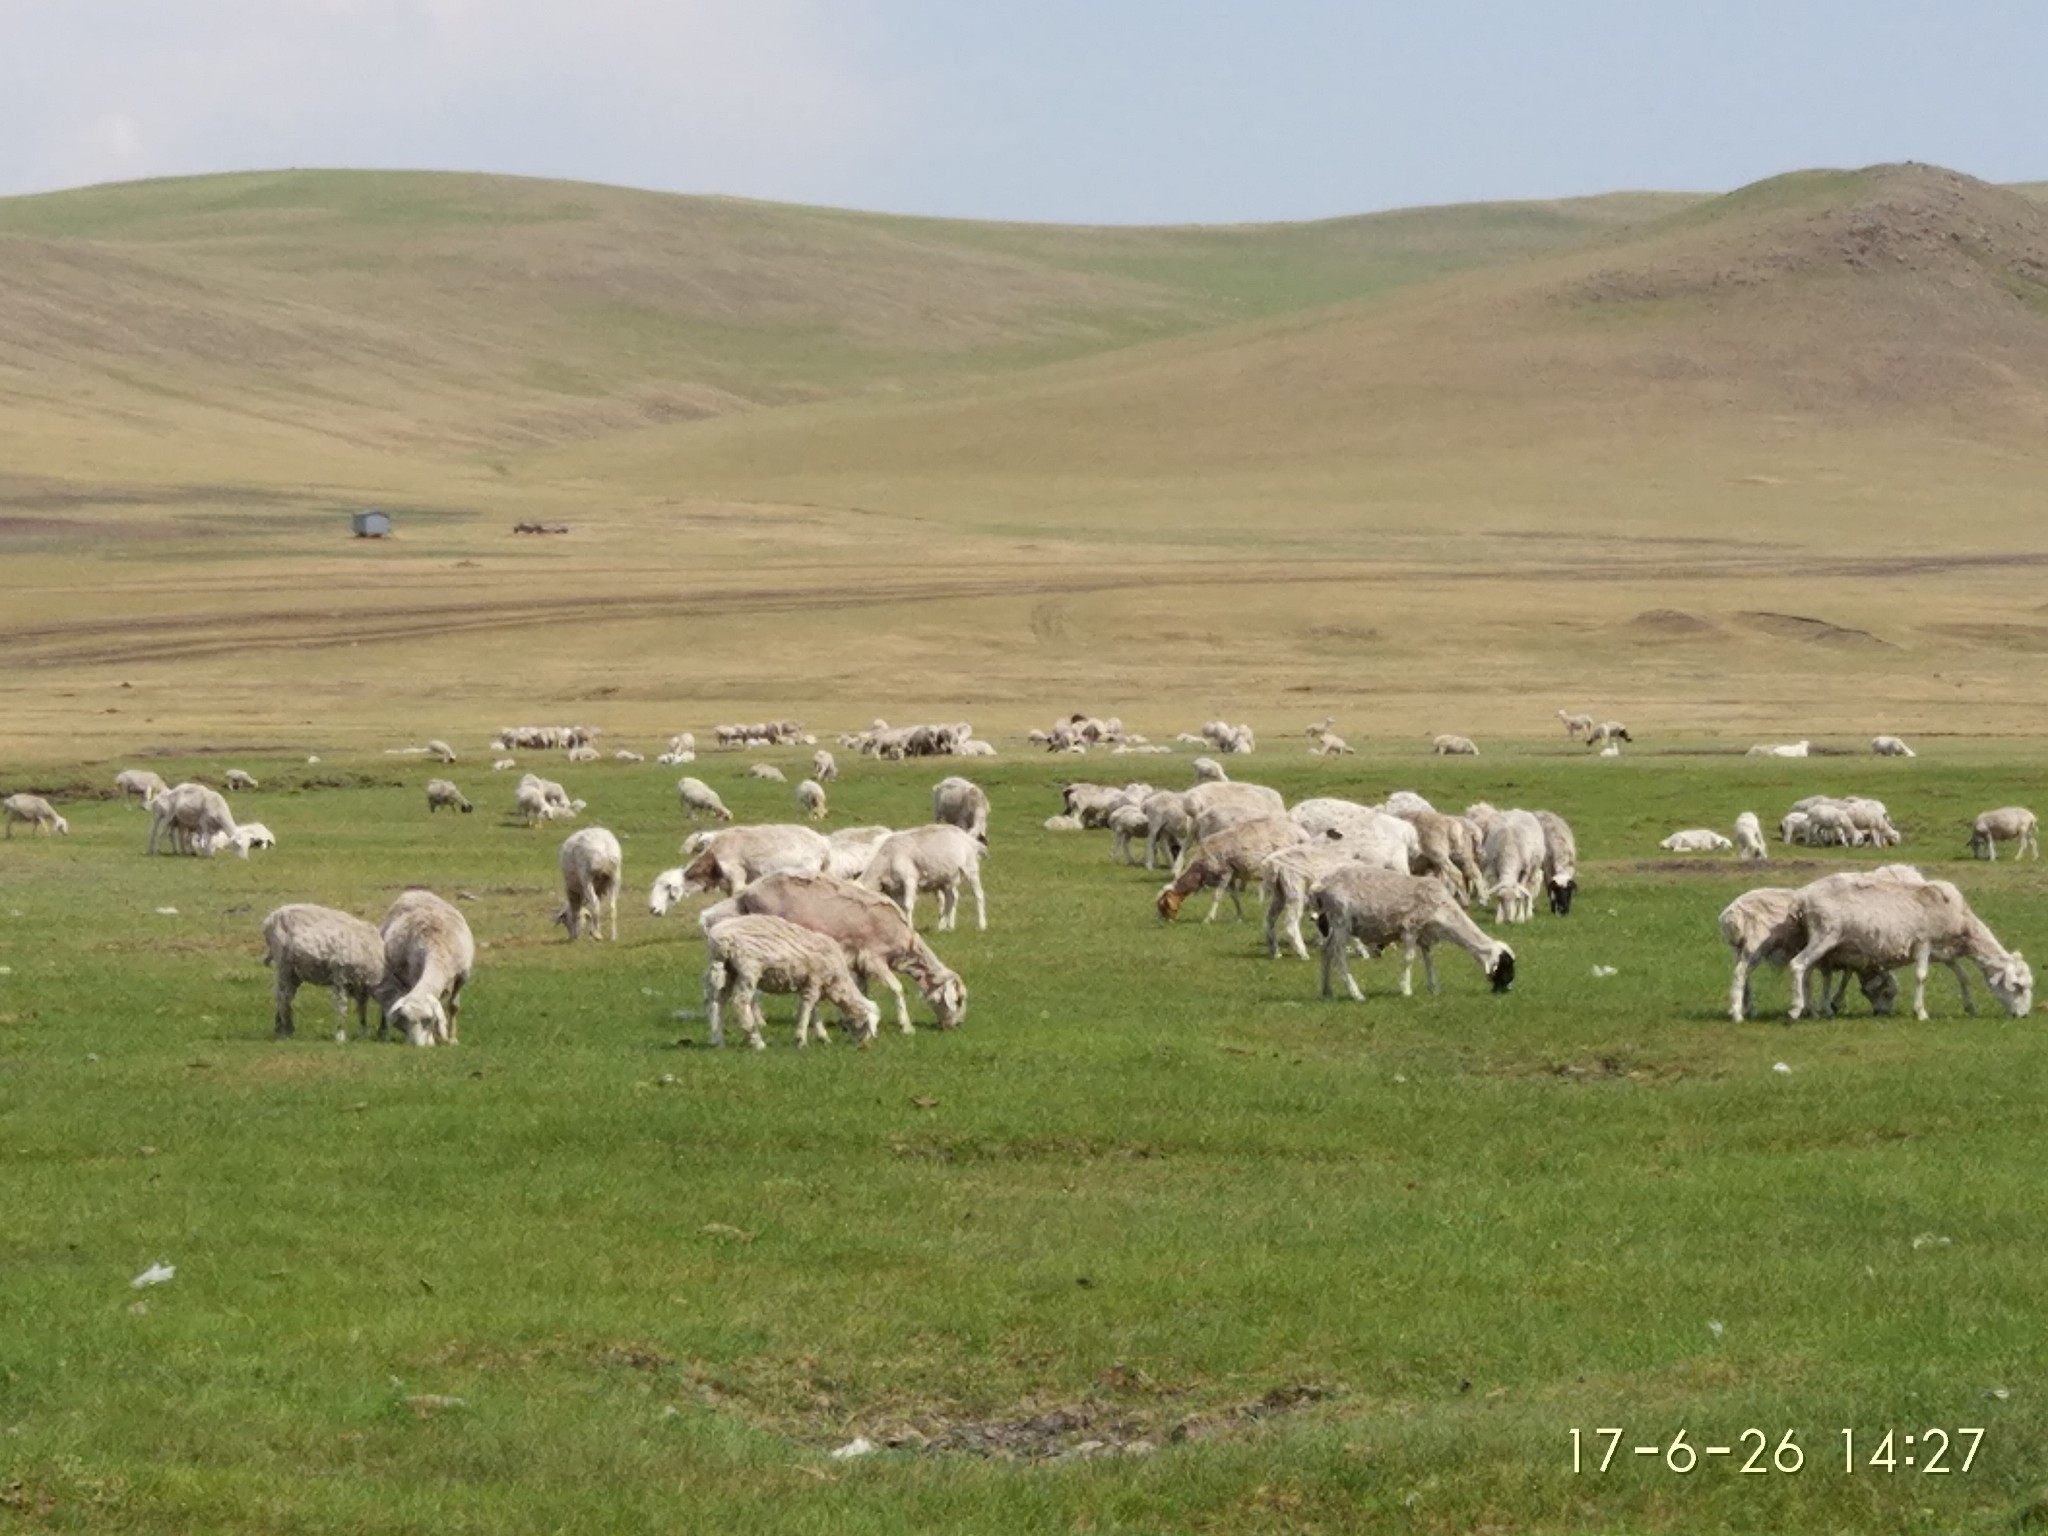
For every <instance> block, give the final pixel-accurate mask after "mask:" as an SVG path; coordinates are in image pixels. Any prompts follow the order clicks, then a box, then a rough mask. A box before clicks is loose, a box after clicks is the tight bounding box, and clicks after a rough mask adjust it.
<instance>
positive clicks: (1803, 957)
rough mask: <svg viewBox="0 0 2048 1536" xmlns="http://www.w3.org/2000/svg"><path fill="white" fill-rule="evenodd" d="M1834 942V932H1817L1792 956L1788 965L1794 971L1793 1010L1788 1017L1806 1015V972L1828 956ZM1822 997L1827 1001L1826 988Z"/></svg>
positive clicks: (1793, 1017)
mask: <svg viewBox="0 0 2048 1536" xmlns="http://www.w3.org/2000/svg"><path fill="white" fill-rule="evenodd" d="M1834 942H1835V936H1834V935H1833V934H1830V933H1819V934H1815V935H1814V936H1813V937H1812V938H1811V939H1810V940H1808V942H1807V945H1806V948H1804V949H1802V950H1801V951H1799V953H1798V954H1796V955H1794V956H1793V957H1792V959H1791V962H1790V965H1789V966H1788V969H1789V970H1790V971H1791V973H1792V1011H1791V1013H1790V1014H1788V1015H1787V1017H1788V1018H1792V1019H1800V1018H1804V1017H1805V1016H1806V1012H1807V995H1806V973H1807V972H1808V971H1810V970H1812V969H1813V967H1814V966H1816V965H1818V964H1819V963H1820V962H1821V960H1822V959H1824V958H1825V957H1826V955H1827V952H1828V951H1829V950H1830V949H1831V948H1833V947H1834ZM1821 998H1822V1001H1823V1002H1825V1001H1826V998H1827V992H1826V989H1825V988H1823V989H1822V992H1821Z"/></svg>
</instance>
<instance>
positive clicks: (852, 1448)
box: [832, 1435, 877, 1461]
mask: <svg viewBox="0 0 2048 1536" xmlns="http://www.w3.org/2000/svg"><path fill="white" fill-rule="evenodd" d="M876 1449H877V1447H876V1445H875V1442H874V1441H872V1440H870V1439H869V1438H868V1437H867V1436H866V1435H855V1436H854V1437H853V1438H852V1439H851V1440H849V1441H847V1442H846V1444H844V1445H842V1446H840V1447H839V1449H838V1450H836V1451H834V1452H832V1459H833V1460H834V1461H851V1460H853V1458H854V1457H856V1456H872V1455H874V1454H875V1451H876Z"/></svg>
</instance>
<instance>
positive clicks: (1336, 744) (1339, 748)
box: [1309, 731, 1356, 757]
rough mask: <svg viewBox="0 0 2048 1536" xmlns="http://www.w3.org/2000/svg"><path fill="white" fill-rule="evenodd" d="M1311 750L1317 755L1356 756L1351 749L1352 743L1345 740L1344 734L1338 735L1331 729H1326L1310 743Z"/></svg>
mask: <svg viewBox="0 0 2048 1536" xmlns="http://www.w3.org/2000/svg"><path fill="white" fill-rule="evenodd" d="M1309 752H1310V753H1311V754H1312V755H1313V756H1316V757H1352V756H1356V754H1355V753H1354V752H1353V751H1352V749H1351V745H1350V743H1349V742H1347V741H1345V739H1344V738H1343V737H1342V736H1339V735H1336V734H1335V733H1334V732H1331V731H1324V732H1323V733H1322V734H1321V735H1320V736H1318V737H1316V739H1315V740H1314V741H1313V742H1312V743H1310V745H1309Z"/></svg>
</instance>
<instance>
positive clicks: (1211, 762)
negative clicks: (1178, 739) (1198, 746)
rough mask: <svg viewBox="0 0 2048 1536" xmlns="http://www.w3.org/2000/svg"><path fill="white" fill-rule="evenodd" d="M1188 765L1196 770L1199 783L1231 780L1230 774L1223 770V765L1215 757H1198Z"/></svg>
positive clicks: (1219, 782)
mask: <svg viewBox="0 0 2048 1536" xmlns="http://www.w3.org/2000/svg"><path fill="white" fill-rule="evenodd" d="M1193 739H1194V740H1195V741H1200V740H1201V739H1202V738H1201V737H1199V736H1196V737H1194V738H1193ZM1188 766H1189V767H1190V768H1192V769H1193V770H1194V771H1195V782H1196V783H1197V784H1223V783H1227V782H1229V779H1230V775H1229V774H1227V773H1225V772H1224V771H1223V765H1222V764H1221V763H1219V762H1217V761H1216V759H1215V758H1213V757H1198V758H1196V759H1195V760H1194V761H1193V762H1191V763H1189V764H1188Z"/></svg>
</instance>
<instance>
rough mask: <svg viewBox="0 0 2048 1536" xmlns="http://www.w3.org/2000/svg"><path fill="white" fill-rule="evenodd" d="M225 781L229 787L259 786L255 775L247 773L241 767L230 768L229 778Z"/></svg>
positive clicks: (246, 787)
mask: <svg viewBox="0 0 2048 1536" xmlns="http://www.w3.org/2000/svg"><path fill="white" fill-rule="evenodd" d="M225 782H226V784H227V787H228V788H229V789H236V790H240V789H254V788H256V787H257V785H256V777H255V775H254V774H251V773H246V772H244V771H243V770H242V769H240V768H230V769H229V770H228V772H227V778H226V780H225Z"/></svg>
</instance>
